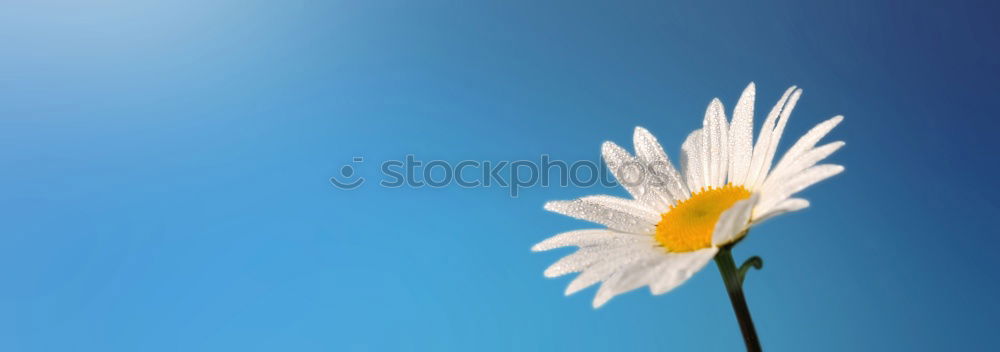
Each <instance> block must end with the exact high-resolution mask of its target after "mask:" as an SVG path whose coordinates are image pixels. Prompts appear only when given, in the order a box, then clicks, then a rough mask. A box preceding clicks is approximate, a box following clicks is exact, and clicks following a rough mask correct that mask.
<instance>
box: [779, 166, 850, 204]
mask: <svg viewBox="0 0 1000 352" xmlns="http://www.w3.org/2000/svg"><path fill="white" fill-rule="evenodd" d="M842 171H844V167H843V166H840V165H834V164H823V165H816V166H813V167H811V168H808V169H806V170H805V171H802V172H801V173H799V174H797V175H795V176H792V177H789V178H788V181H787V182H782V183H781V184H779V185H776V186H775V189H774V190H773V191H770V192H767V193H764V194H763V196H762V198H761V201H760V203H761V207H762V208H763V209H768V208H770V207H771V206H772V205H774V204H777V203H779V202H781V201H783V200H785V199H788V197H790V196H792V195H793V194H795V193H798V192H799V191H801V190H803V189H806V188H807V187H809V186H812V185H814V184H816V183H817V182H819V181H822V180H825V179H827V178H829V177H831V176H833V175H836V174H839V173H841V172H842Z"/></svg>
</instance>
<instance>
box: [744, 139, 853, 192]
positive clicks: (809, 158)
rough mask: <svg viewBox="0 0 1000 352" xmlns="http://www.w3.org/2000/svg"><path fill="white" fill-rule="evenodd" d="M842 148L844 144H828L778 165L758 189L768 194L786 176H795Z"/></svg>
mask: <svg viewBox="0 0 1000 352" xmlns="http://www.w3.org/2000/svg"><path fill="white" fill-rule="evenodd" d="M843 146H844V142H841V141H837V142H832V143H828V144H825V145H822V146H820V147H816V148H813V149H812V150H810V151H808V152H805V153H802V154H801V156H799V158H798V159H796V160H794V161H792V162H788V163H784V164H779V165H778V166H777V167H775V168H774V171H772V172H771V174H770V175H768V176H767V180H765V181H764V183H763V184H762V185H761V187H760V188H761V190H762V192H765V193H766V192H768V190H771V189H774V188H775V187H778V185H780V183H781V182H783V181H785V179H787V178H788V176H790V175H796V174H798V173H800V172H802V170H805V169H807V168H810V167H812V166H813V165H816V163H818V162H820V161H822V160H823V159H826V157H828V156H830V154H833V152H836V151H837V150H838V149H840V147H843Z"/></svg>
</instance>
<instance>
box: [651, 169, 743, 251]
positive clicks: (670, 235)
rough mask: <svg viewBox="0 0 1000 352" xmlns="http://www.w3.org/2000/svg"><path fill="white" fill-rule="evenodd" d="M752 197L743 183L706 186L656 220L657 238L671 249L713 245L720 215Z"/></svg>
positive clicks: (689, 249)
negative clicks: (657, 221) (737, 203)
mask: <svg viewBox="0 0 1000 352" xmlns="http://www.w3.org/2000/svg"><path fill="white" fill-rule="evenodd" d="M747 198H750V191H748V190H747V189H746V188H743V186H734V185H732V184H728V185H725V186H722V187H721V188H712V187H708V188H707V189H706V188H702V189H701V190H699V191H698V192H694V193H692V194H691V197H690V198H688V199H686V200H683V201H680V202H678V203H677V204H675V205H673V206H671V207H670V210H667V212H666V213H663V215H662V218H661V219H660V223H658V224H656V240H657V241H658V242H660V244H661V245H663V247H664V248H666V249H667V251H668V252H691V251H696V250H699V249H702V248H708V247H711V246H712V231H714V230H715V223H716V222H717V221H719V216H721V215H722V212H724V211H726V209H729V207H731V206H733V204H736V202H738V201H740V200H743V199H747Z"/></svg>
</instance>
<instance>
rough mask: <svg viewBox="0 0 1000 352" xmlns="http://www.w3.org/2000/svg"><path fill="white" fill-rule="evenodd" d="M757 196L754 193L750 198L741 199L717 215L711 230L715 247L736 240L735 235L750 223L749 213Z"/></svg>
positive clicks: (755, 203)
mask: <svg viewBox="0 0 1000 352" xmlns="http://www.w3.org/2000/svg"><path fill="white" fill-rule="evenodd" d="M757 200H758V196H757V195H756V194H754V195H753V196H751V197H750V198H747V199H744V200H741V201H739V202H736V204H733V206H732V207H729V209H726V211H725V212H723V213H722V215H720V216H719V221H717V222H716V223H715V229H714V230H712V244H713V245H715V246H716V247H720V246H722V245H725V244H728V243H730V242H733V241H735V240H737V238H738V237H737V236H739V235H740V234H741V233H743V231H744V230H746V228H747V225H749V224H750V214H751V212H752V211H753V208H754V206H755V205H757Z"/></svg>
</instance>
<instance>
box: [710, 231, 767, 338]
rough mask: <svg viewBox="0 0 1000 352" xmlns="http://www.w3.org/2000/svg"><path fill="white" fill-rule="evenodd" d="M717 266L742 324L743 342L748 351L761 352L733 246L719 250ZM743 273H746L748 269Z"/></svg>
mask: <svg viewBox="0 0 1000 352" xmlns="http://www.w3.org/2000/svg"><path fill="white" fill-rule="evenodd" d="M715 264H716V265H717V266H718V267H719V273H720V274H722V281H723V282H724V283H725V284H726V291H728V292H729V300H730V301H732V303H733V311H734V312H735V313H736V320H738V321H739V323H740V332H742V333H743V342H745V343H746V345H747V351H751V352H757V351H760V350H761V349H760V341H759V340H757V330H756V329H754V327H753V319H751V318H750V308H748V307H747V301H746V298H745V297H744V296H743V280H742V278H741V277H740V273H739V271H738V269H736V263H735V262H734V261H733V254H732V247H731V246H725V247H722V248H720V249H719V253H718V254H716V255H715ZM743 271H744V273H745V272H746V269H744V270H743Z"/></svg>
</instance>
